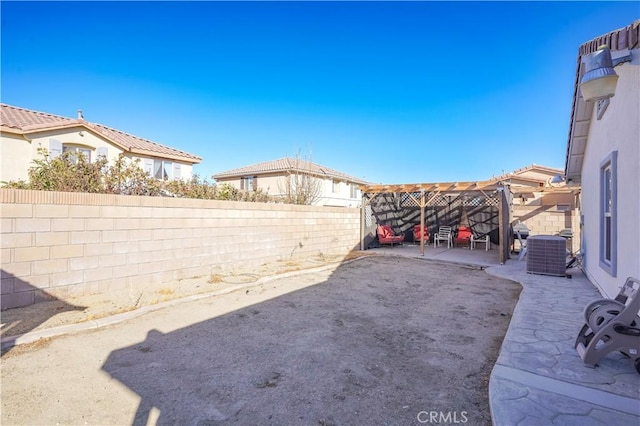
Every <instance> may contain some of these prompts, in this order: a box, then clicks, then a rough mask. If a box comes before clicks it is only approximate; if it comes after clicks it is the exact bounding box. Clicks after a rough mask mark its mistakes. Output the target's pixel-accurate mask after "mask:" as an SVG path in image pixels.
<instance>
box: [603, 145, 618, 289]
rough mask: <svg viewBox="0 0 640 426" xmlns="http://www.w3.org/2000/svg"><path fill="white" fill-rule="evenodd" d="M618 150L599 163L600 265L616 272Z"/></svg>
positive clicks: (610, 272) (609, 271) (613, 274)
mask: <svg viewBox="0 0 640 426" xmlns="http://www.w3.org/2000/svg"><path fill="white" fill-rule="evenodd" d="M617 163H618V151H613V152H612V153H611V154H610V155H609V156H608V157H607V158H606V159H605V160H604V161H603V162H602V163H601V164H600V267H601V268H602V269H604V270H605V271H607V272H608V273H609V275H611V276H613V277H615V276H616V273H617V249H616V247H617V195H618V194H617V174H618V164H617Z"/></svg>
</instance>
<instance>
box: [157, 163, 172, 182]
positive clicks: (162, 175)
mask: <svg viewBox="0 0 640 426" xmlns="http://www.w3.org/2000/svg"><path fill="white" fill-rule="evenodd" d="M172 171H173V163H172V162H171V161H165V160H153V177H154V178H156V179H162V180H165V179H171V176H172Z"/></svg>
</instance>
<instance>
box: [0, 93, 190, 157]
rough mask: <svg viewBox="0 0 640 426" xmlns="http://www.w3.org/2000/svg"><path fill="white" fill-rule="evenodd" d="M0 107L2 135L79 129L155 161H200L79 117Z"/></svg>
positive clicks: (5, 105) (175, 150)
mask: <svg viewBox="0 0 640 426" xmlns="http://www.w3.org/2000/svg"><path fill="white" fill-rule="evenodd" d="M0 106H1V108H0V128H2V130H5V131H12V133H19V134H29V133H35V132H39V131H44V130H53V129H63V128H69V127H78V126H82V127H84V128H86V129H87V130H91V131H93V132H94V133H96V134H98V135H100V136H102V137H103V138H105V139H107V140H109V141H110V142H112V143H113V144H115V145H117V146H119V147H121V148H122V149H124V150H125V151H129V152H132V153H138V154H147V155H156V156H159V157H162V156H165V157H170V158H174V159H179V160H182V161H186V162H190V163H199V162H200V160H201V158H200V157H198V156H195V155H193V154H190V153H188V152H185V151H181V150H178V149H175V148H171V147H168V146H165V145H161V144H159V143H156V142H153V141H150V140H147V139H143V138H139V137H137V136H134V135H131V134H129V133H125V132H121V131H120V130H116V129H113V128H111V127H107V126H104V125H102V124H97V123H91V122H88V121H86V120H84V118H82V117H80V118H68V117H62V116H59V115H54V114H49V113H46V112H39V111H33V110H30V109H26V108H20V107H15V106H11V105H7V104H0Z"/></svg>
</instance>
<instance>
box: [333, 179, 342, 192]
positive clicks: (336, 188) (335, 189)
mask: <svg viewBox="0 0 640 426" xmlns="http://www.w3.org/2000/svg"><path fill="white" fill-rule="evenodd" d="M331 192H333V193H334V194H337V193H338V192H340V182H338V181H337V180H334V181H333V182H331Z"/></svg>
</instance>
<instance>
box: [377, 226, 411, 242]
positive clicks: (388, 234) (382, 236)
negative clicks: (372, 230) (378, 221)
mask: <svg viewBox="0 0 640 426" xmlns="http://www.w3.org/2000/svg"><path fill="white" fill-rule="evenodd" d="M376 233H377V234H378V242H379V243H380V245H382V244H391V246H392V247H393V245H394V244H402V242H403V241H404V235H396V234H394V233H393V229H391V226H389V225H378V228H377V229H376Z"/></svg>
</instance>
